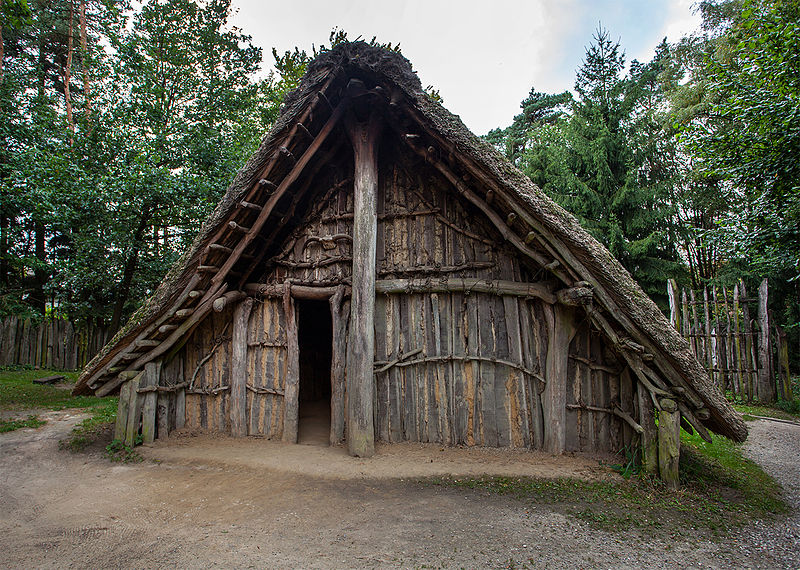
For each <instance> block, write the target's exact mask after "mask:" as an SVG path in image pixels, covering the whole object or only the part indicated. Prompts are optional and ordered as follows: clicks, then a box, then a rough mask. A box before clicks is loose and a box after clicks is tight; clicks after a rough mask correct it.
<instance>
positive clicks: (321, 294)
mask: <svg viewBox="0 0 800 570" xmlns="http://www.w3.org/2000/svg"><path fill="white" fill-rule="evenodd" d="M339 287H344V286H343V285H342V286H331V287H311V286H308V285H294V284H292V287H291V294H292V297H294V298H295V299H311V300H319V301H324V300H326V299H329V298H330V297H333V295H334V294H336V292H337V290H338V289H339ZM285 288H286V286H285V285H284V284H283V283H277V284H273V285H267V284H265V283H246V284H245V286H244V287H243V289H244V291H245V292H246V293H248V294H250V295H262V296H264V297H282V296H283V292H284V290H285ZM342 294H343V295H345V296H348V297H349V296H350V287H344V289H343V292H342Z"/></svg>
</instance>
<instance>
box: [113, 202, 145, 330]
mask: <svg viewBox="0 0 800 570" xmlns="http://www.w3.org/2000/svg"><path fill="white" fill-rule="evenodd" d="M151 213H152V209H151V208H149V207H145V208H143V212H142V217H141V218H140V219H139V225H138V226H137V227H136V231H135V232H134V234H133V245H132V246H131V251H130V252H129V253H128V257H127V259H126V260H125V269H124V270H123V273H122V281H120V284H119V288H118V289H117V299H116V301H115V302H114V312H113V313H112V315H111V324H110V325H109V327H108V337H109V338H111V337H113V336H114V335H115V334H116V333H117V331H118V330H119V326H120V322H121V321H122V312H123V310H124V308H125V303H126V302H127V301H128V297H129V296H130V292H131V285H132V284H133V277H134V275H135V274H136V268H137V267H138V265H139V252H140V251H141V249H142V238H143V237H144V232H145V230H146V229H147V226H148V222H149V220H150V215H151Z"/></svg>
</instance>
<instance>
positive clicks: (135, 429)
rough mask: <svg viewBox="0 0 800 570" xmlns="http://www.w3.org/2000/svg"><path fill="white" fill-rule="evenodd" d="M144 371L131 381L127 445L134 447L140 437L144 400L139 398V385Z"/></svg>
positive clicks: (126, 427) (126, 435) (126, 431)
mask: <svg viewBox="0 0 800 570" xmlns="http://www.w3.org/2000/svg"><path fill="white" fill-rule="evenodd" d="M143 375H144V371H142V372H140V373H139V374H137V375H136V376H134V377H133V379H131V381H130V382H129V384H130V398H129V404H128V419H127V422H126V423H125V445H127V446H128V447H133V445H134V443H135V442H136V436H137V435H139V418H140V417H141V414H142V398H140V397H139V383H140V382H141V381H142V376H143Z"/></svg>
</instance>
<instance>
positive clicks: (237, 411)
mask: <svg viewBox="0 0 800 570" xmlns="http://www.w3.org/2000/svg"><path fill="white" fill-rule="evenodd" d="M223 298H224V297H223ZM252 309H253V299H252V298H247V299H245V300H244V301H242V302H241V303H239V304H238V305H236V309H234V312H233V332H232V333H231V395H230V410H231V435H232V436H233V437H245V436H246V435H247V323H248V321H249V319H250V311H251V310H252Z"/></svg>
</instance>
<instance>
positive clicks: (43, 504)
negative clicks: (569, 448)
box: [0, 412, 800, 568]
mask: <svg viewBox="0 0 800 570" xmlns="http://www.w3.org/2000/svg"><path fill="white" fill-rule="evenodd" d="M44 417H45V419H47V420H48V424H47V425H46V426H44V427H42V428H39V429H37V430H31V429H25V430H18V431H16V432H11V433H7V434H0V567H3V568H31V567H39V568H41V567H44V568H48V567H59V568H60V567H67V566H69V567H78V568H84V567H86V568H114V567H137V568H154V567H181V568H183V567H214V566H217V567H219V566H224V567H243V568H251V567H252V568H266V567H270V568H298V567H303V568H332V567H336V568H341V567H344V568H348V567H350V568H356V567H358V568H362V567H368V568H371V567H435V568H438V567H444V568H450V567H456V568H457V567H507V566H511V565H512V563H513V565H514V566H516V567H526V566H527V567H536V568H593V567H615V568H641V567H651V568H661V567H663V568H673V567H683V568H707V567H715V568H741V567H750V568H776V567H778V568H780V567H786V568H795V567H798V565H800V558H798V554H797V553H798V551H800V543H799V542H798V535H799V534H800V533H798V514H797V511H795V513H794V515H793V516H792V517H791V518H790V519H789V520H788V521H782V523H781V524H779V525H764V526H763V527H758V528H756V529H754V530H748V531H746V532H744V531H743V532H740V533H738V534H737V535H736V536H734V537H731V538H729V539H717V540H710V539H704V538H700V537H698V536H697V535H694V536H692V534H691V533H686V534H685V536H690V537H691V538H685V537H672V536H669V535H668V534H665V533H661V534H660V535H656V536H646V535H645V534H644V533H643V532H640V531H635V532H630V533H626V534H624V535H621V534H620V533H614V532H603V531H598V530H596V529H593V528H591V527H589V526H588V525H586V524H584V523H583V522H581V521H579V520H577V519H575V518H572V517H569V516H567V515H565V514H564V513H563V512H560V511H559V510H558V509H553V508H549V507H531V506H530V505H529V504H526V503H523V502H522V501H520V500H518V499H514V498H512V497H506V496H498V495H492V494H488V493H485V492H482V491H473V490H465V489H459V488H452V487H444V486H438V485H431V484H429V483H426V482H425V481H423V480H421V479H422V478H424V477H429V476H439V475H451V476H456V477H458V476H462V475H480V474H495V475H497V474H501V475H534V476H541V477H558V476H570V477H582V478H589V479H595V478H606V477H615V476H616V475H614V474H613V473H611V472H610V471H609V470H608V469H607V468H605V467H603V466H601V465H598V463H597V462H596V461H590V460H588V459H586V458H582V457H559V458H554V457H551V456H548V455H546V454H539V453H528V452H510V451H497V450H476V449H443V448H441V447H439V446H431V445H426V446H420V445H392V446H380V447H379V448H378V454H377V456H376V457H375V458H372V459H369V460H360V459H356V458H351V457H348V456H347V455H346V454H345V453H344V451H343V450H341V449H336V448H328V447H326V446H322V445H284V444H279V443H273V442H269V441H265V440H257V439H248V440H233V439H229V438H221V437H210V436H207V435H196V434H184V435H183V436H182V437H177V438H171V439H170V440H169V441H167V442H166V443H158V444H157V445H155V446H153V447H150V448H147V449H144V450H143V451H142V455H143V456H144V457H145V460H144V461H143V462H142V463H138V464H129V465H122V464H114V463H110V462H109V461H108V460H107V459H105V458H104V457H103V455H102V453H101V452H100V450H95V451H93V452H90V453H82V454H71V453H69V452H66V451H60V450H59V449H58V440H59V439H63V438H66V437H67V435H68V434H69V431H70V429H71V428H72V426H73V425H75V423H77V422H78V421H79V420H80V418H81V417H82V416H80V415H73V414H71V413H70V412H49V413H46V414H44ZM750 425H751V439H750V443H749V444H748V447H747V452H748V453H749V454H750V455H751V456H752V457H754V458H755V459H757V460H758V461H760V462H761V463H762V464H763V465H764V466H765V468H766V469H767V470H768V471H770V472H771V473H772V474H773V476H776V477H777V478H778V479H779V480H780V481H781V482H782V483H783V484H784V485H785V486H786V487H787V491H788V496H789V498H790V500H791V501H792V502H793V504H794V505H795V507H796V506H797V505H798V502H800V492H798V486H797V485H798V483H797V482H798V481H800V472H798V471H799V470H800V467H799V466H798V460H797V458H798V457H800V426H793V425H788V424H778V423H773V422H754V423H752V424H750ZM776 433H777V434H779V435H775V434H776ZM312 440H313V438H312ZM792 525H793V526H792ZM787 528H788V529H789V530H787Z"/></svg>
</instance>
